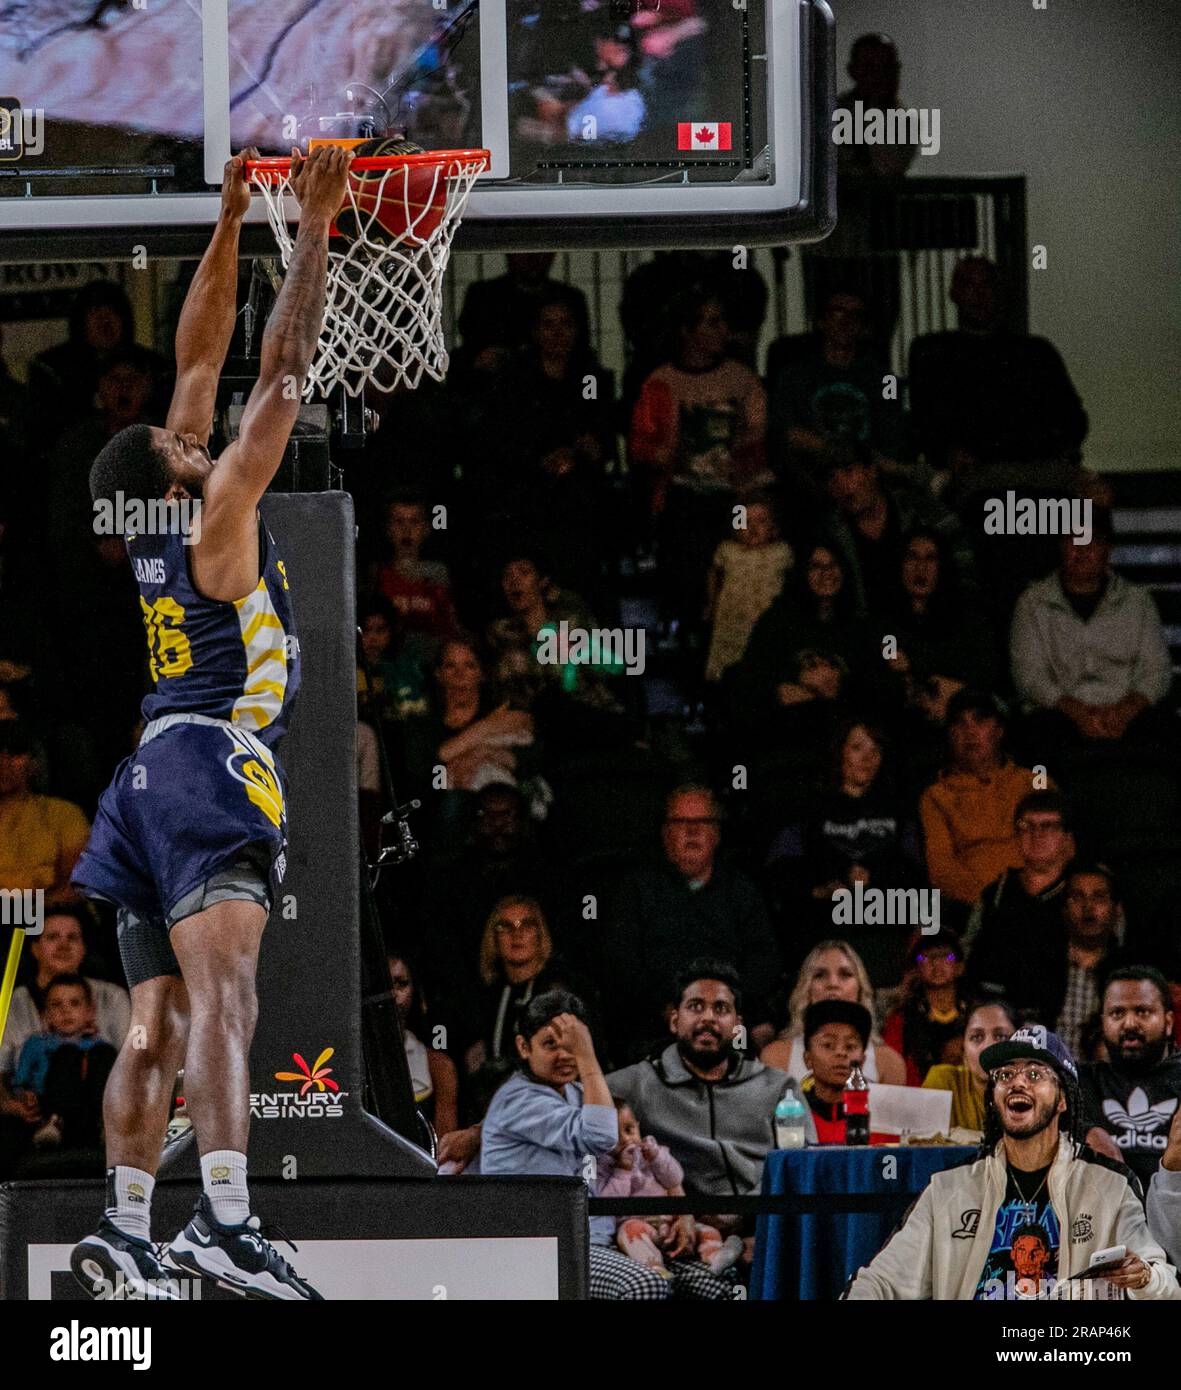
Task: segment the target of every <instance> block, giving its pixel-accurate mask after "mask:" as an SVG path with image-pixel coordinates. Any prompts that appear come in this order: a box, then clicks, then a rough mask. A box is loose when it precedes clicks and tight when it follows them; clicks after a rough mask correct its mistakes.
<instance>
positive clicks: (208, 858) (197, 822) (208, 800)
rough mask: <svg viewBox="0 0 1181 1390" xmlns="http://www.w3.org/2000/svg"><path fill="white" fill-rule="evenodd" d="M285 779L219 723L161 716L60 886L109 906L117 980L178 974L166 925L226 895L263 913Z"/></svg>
mask: <svg viewBox="0 0 1181 1390" xmlns="http://www.w3.org/2000/svg"><path fill="white" fill-rule="evenodd" d="M284 784H285V778H284V775H283V771H282V768H281V767H280V765H279V763H278V762H277V760H276V759H275V756H274V754H273V753H272V752H271V751H270V749H268V748H267V747H266V746H265V744H263V743H261V742H260V741H259V739H257V738H256V737H255V736H254V735H253V734H250V733H247V732H246V731H244V730H242V729H239V728H238V727H237V726H236V725H233V724H230V723H228V722H227V721H225V720H220V719H208V718H206V717H204V716H195V715H165V716H164V717H163V718H162V719H156V720H153V721H152V723H151V724H149V725H148V727H147V728H146V729H145V730H144V735H143V738H142V739H141V741H140V745H139V747H138V748H137V749H136V750H135V752H134V753H133V754H132V755H131V757H129V758H125V759H124V760H123V762H122V763H120V765H119V768H118V770H117V771H116V773H115V777H114V780H113V781H112V782H111V785H110V786H109V787H108V788H107V790H106V791H105V792H104V793H103V794H102V797H101V798H100V800H99V804H98V811H97V814H96V815H95V819H94V826H93V828H92V830H91V832H90V840H89V843H88V844H87V846H86V848H85V850H84V851H83V852H82V856H81V858H80V859H79V860H78V863H77V866H76V867H75V869H74V873H73V875H72V878H71V881H72V882H73V883H74V884H75V885H76V886H77V887H78V888H79V889H80V890H81V892H82V893H84V894H85V895H86V896H87V897H89V898H99V899H104V900H106V901H108V902H112V903H114V904H115V905H116V906H117V907H118V909H119V912H118V931H119V954H120V956H121V958H122V961H123V968H124V971H125V972H126V975H127V982H128V984H131V985H135V984H141V983H142V982H143V981H144V980H149V979H153V978H155V977H156V976H158V975H179V974H180V967H179V966H178V964H177V960H176V956H175V954H174V953H173V950H172V946H171V944H170V942H169V932H170V931H171V930H172V928H173V927H174V926H175V925H176V924H177V922H180V921H183V920H184V919H185V918H186V917H191V916H192V915H193V914H194V913H197V912H201V911H203V910H204V909H205V908H207V907H211V906H212V905H213V904H214V903H218V902H225V901H228V900H242V901H247V902H256V903H258V904H259V905H260V906H262V907H263V908H264V909H266V910H267V911H269V910H270V907H271V903H272V902H273V900H274V895H275V893H276V892H277V891H278V885H279V883H280V882H281V881H282V878H283V874H284V872H285V870H286V853H285V851H286V845H287V815H286V798H285V795H284Z"/></svg>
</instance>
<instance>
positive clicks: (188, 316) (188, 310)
mask: <svg viewBox="0 0 1181 1390" xmlns="http://www.w3.org/2000/svg"><path fill="white" fill-rule="evenodd" d="M257 158H258V151H257V150H255V149H246V150H243V151H242V153H241V154H239V155H236V156H235V157H234V158H233V159H231V160H228V161H227V163H226V167H225V175H224V177H223V179H222V184H221V212H220V213H219V214H218V218H217V225H216V227H214V229H213V237H212V239H211V241H210V243H209V245H208V247H207V248H206V251H205V254H204V256H202V257H201V264H200V265H199V266H198V267H197V273H196V274H195V275H194V276H193V282H192V284H191V285H190V286H189V292H188V294H187V295H185V302H184V307H183V308H182V309H181V313H180V321H179V322H178V323H177V326H176V390H175V391H173V393H172V404H171V405H170V406H169V407H168V420H167V422H166V425H165V428H167V429H170V430H175V431H176V433H177V434H193V435H196V437H197V439H198V441H199V442H200V443H202V444H208V443H209V435H210V432H211V430H212V429H213V407H214V404H215V402H216V400H217V383H218V378H219V377H220V376H221V369H222V367H223V365H224V364H225V360H226V353H227V352H229V350H230V340H231V338H232V337H233V336H234V317H235V314H236V312H237V297H238V294H237V292H238V233H239V231H240V229H241V226H242V218H243V216H244V215H245V213H246V210H247V208H249V206H250V186H249V185H248V184H247V182H246V180H245V178H244V176H243V165H244V164H245V162H246V160H248V159H257Z"/></svg>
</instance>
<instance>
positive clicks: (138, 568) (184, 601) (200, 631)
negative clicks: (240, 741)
mask: <svg viewBox="0 0 1181 1390" xmlns="http://www.w3.org/2000/svg"><path fill="white" fill-rule="evenodd" d="M258 532H259V536H258V548H259V557H260V561H261V565H260V568H261V573H262V577H261V578H260V579H259V581H258V587H257V588H256V589H255V590H254V592H253V593H252V594H248V595H247V596H246V597H245V598H242V599H237V600H235V601H234V602H232V603H231V602H225V601H223V600H221V599H210V598H205V597H204V596H203V595H202V594H199V593H198V592H197V590H196V588H195V587H194V585H193V577H192V573H191V571H190V568H189V561H190V558H191V555H192V546H188V545H185V544H184V535H183V533H182V532H181V531H179V530H177V531H174V532H168V533H164V534H158V535H150V536H148V535H144V536H139V535H135V536H132V535H129V536H128V537H127V554H128V556H129V557H130V559H131V568H132V570H133V572H134V574H135V579H136V583H137V584H138V585H139V602H140V608H141V610H142V612H143V620H144V626H145V628H146V629H147V634H148V658H149V662H150V666H151V672H152V680H153V681H154V682H155V686H156V689H155V692H154V693H153V694H151V695H149V696H147V698H146V699H145V700H144V702H143V706H142V713H143V717H144V719H145V720H146V721H148V722H150V721H151V720H153V719H158V718H160V716H161V715H165V714H204V715H207V716H208V717H209V718H211V719H225V720H228V721H229V722H230V723H231V724H237V725H240V726H241V727H242V728H243V729H244V730H245V731H246V732H247V733H251V734H254V735H255V736H256V737H257V738H258V739H259V740H260V741H261V742H262V743H264V744H266V745H267V747H272V746H273V745H274V744H275V743H276V742H277V741H278V739H279V738H281V737H282V735H283V733H284V732H285V731H286V728H287V724H288V721H289V720H290V718H291V710H292V707H293V705H294V702H295V695H296V692H297V691H298V689H299V643H298V640H297V639H296V636H295V622H294V617H293V615H292V611H291V593H290V589H289V587H288V584H287V572H286V569H285V567H284V564H283V561H282V560H280V559H279V557H278V555H277V554H276V552H275V542H274V538H273V537H272V536H271V534H270V532H269V531H268V530H267V528H266V527H265V526H264V525H263V522H262V519H261V518H259V523H258Z"/></svg>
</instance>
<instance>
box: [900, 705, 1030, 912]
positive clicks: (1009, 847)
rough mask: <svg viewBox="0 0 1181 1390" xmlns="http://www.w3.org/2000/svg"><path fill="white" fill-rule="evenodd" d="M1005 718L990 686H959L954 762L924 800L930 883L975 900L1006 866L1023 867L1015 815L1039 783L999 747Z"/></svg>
mask: <svg viewBox="0 0 1181 1390" xmlns="http://www.w3.org/2000/svg"><path fill="white" fill-rule="evenodd" d="M1004 737H1005V716H1004V710H1003V707H1002V706H1001V703H1000V701H999V700H998V699H997V698H996V696H994V695H990V694H988V693H987V692H986V691H975V690H961V691H959V693H958V694H956V695H953V696H952V698H951V700H950V701H949V702H948V706H947V741H948V745H949V752H950V763H949V766H948V767H947V768H946V769H945V771H943V772H942V773H940V775H939V779H938V780H937V781H936V782H933V783H932V784H931V786H929V787H928V788H927V790H926V791H925V792H923V794H922V797H921V798H920V799H919V814H920V816H921V817H922V822H923V838H924V841H925V844H926V854H927V874H928V876H929V877H930V880H931V886H932V887H933V888H938V889H939V891H940V892H941V893H942V894H943V895H944V896H945V897H947V898H950V899H952V901H953V902H956V903H963V904H970V903H973V902H975V901H976V899H977V898H978V897H979V896H980V894H981V892H982V891H983V889H984V888H985V887H986V886H987V885H988V884H990V883H991V882H992V881H993V879H995V878H998V877H999V876H1000V874H1001V872H1002V871H1003V870H1004V869H1016V868H1019V867H1020V865H1021V851H1020V847H1019V845H1018V843H1017V833H1016V831H1015V830H1014V828H1013V816H1014V813H1015V811H1016V809H1017V803H1018V802H1019V801H1020V800H1021V798H1022V797H1023V796H1025V795H1027V793H1029V792H1031V791H1034V790H1035V789H1037V788H1039V787H1044V786H1050V785H1052V783H1050V782H1049V780H1048V779H1044V776H1043V778H1039V779H1038V780H1037V781H1036V782H1035V779H1034V774H1033V773H1032V772H1031V771H1030V770H1029V768H1025V767H1018V766H1017V764H1016V763H1014V762H1013V760H1012V759H1011V758H1009V757H1008V755H1007V754H1005V753H1004V751H1003V749H1002V744H1003V742H1004Z"/></svg>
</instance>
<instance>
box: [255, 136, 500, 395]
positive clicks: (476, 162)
mask: <svg viewBox="0 0 1181 1390" xmlns="http://www.w3.org/2000/svg"><path fill="white" fill-rule="evenodd" d="M483 167H484V157H483V155H482V154H479V153H477V152H474V151H465V152H464V156H463V157H462V158H460V157H457V156H455V155H452V156H450V157H444V156H440V160H439V163H438V164H435V165H426V166H425V175H424V173H423V169H424V166H423V165H419V166H417V169H416V173H417V174H418V178H417V179H416V181H415V185H414V204H413V205H412V204H411V198H410V168H411V166H410V165H407V164H400V165H397V166H395V167H393V168H390V169H384V170H379V171H375V177H370V179H369V180H368V181H367V182H366V184H365V196H366V198H367V199H371V200H372V206H371V207H370V208H369V209H368V210H363V209H362V208H360V207H358V205H357V197H356V187H355V185H354V183H353V180H352V179H350V180H349V184H348V198H349V203H350V204H351V206H352V213H353V216H354V218H355V219H356V220H355V223H354V225H355V226H356V227H357V229H358V233H359V235H357V236H356V237H355V238H349V239H346V238H345V237H343V236H334V237H331V238H330V239H329V243H328V298H327V304H326V306H325V309H324V324H323V327H322V328H321V329H320V337H319V341H318V343H317V345H316V353H315V356H314V358H313V359H312V365H311V367H310V368H309V370H308V377H307V382H306V384H305V387H304V395H305V396H309V395H311V394H312V393H313V392H316V391H318V392H319V393H320V394H321V395H326V394H327V393H328V392H329V391H331V390H332V389H333V387H336V386H341V387H343V388H344V390H345V391H346V392H347V393H348V394H349V395H350V396H357V395H359V394H360V393H361V391H362V389H363V388H364V386H365V383H366V382H367V381H372V382H373V385H374V386H375V387H376V388H377V389H378V390H380V391H393V390H395V389H396V388H397V387H399V386H402V385H405V386H407V387H410V388H413V387H415V386H417V385H418V383H419V382H420V381H421V380H422V375H423V373H424V372H425V373H426V374H427V375H428V376H430V377H433V378H434V380H435V381H442V379H443V377H444V375H445V374H446V371H447V362H448V356H447V347H446V344H445V343H444V341H443V272H444V270H446V268H447V261H448V259H449V257H450V255H451V239H452V237H453V236H454V235H455V229H456V228H457V227H458V226H459V223H460V219H461V218H462V217H463V211H464V208H465V207H466V206H467V200H468V195H469V194H470V193H471V191H472V185H473V184H474V183H475V181H476V176H477V175H478V174H479V173H480V171H481V169H483ZM440 180H443V181H445V184H446V189H445V193H444V195H443V197H444V202H443V207H442V215H441V216H440V215H439V214H440V210H439V208H438V206H437V205H436V198H437V195H438V193H439V184H440ZM253 183H254V186H255V187H256V188H258V189H259V190H260V191H261V192H262V195H263V198H264V200H265V201H266V208H267V216H268V218H269V219H270V223H271V229H272V231H273V232H274V234H275V240H276V242H277V243H278V246H279V255H280V257H281V259H282V261H283V269H284V270H286V269H287V267H288V265H289V264H290V263H291V253H292V250H293V249H294V246H295V240H294V237H293V236H292V234H291V231H290V230H289V228H288V226H287V213H286V210H285V208H284V199H285V197H287V196H288V195H289V194H291V176H290V172H289V171H286V172H285V171H279V172H272V173H270V174H269V175H265V176H260V175H259V174H258V173H257V172H255V173H254V174H253ZM427 189H429V190H430V195H431V196H429V197H426V196H425V193H426V190H427ZM424 200H425V205H424ZM391 202H392V203H394V204H395V205H400V211H401V217H400V219H399V222H400V223H404V224H405V231H404V232H403V233H402V234H401V235H400V236H392V235H391V234H390V233H389V232H388V231H386V229H385V228H384V227H383V226H382V225H381V223H380V222H379V221H378V216H377V215H378V208H379V205H380V204H385V206H386V207H387V208H388V207H389V205H390V204H391ZM436 217H439V221H438V225H437V226H432V225H431V224H432V223H433V222H434V220H435V218H436ZM419 227H422V228H423V230H422V231H421V232H420V231H419V230H417V229H418V228H419ZM383 366H384V367H385V370H384V371H379V368H382V367H383ZM375 373H376V374H377V375H375Z"/></svg>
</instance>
